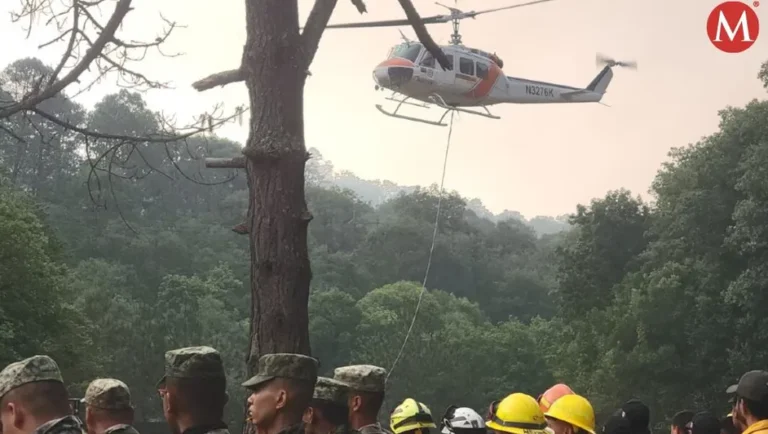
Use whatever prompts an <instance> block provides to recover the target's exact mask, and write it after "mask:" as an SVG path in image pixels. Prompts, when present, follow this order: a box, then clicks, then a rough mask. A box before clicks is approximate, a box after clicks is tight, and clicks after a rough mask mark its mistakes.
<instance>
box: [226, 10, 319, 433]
mask: <svg viewBox="0 0 768 434" xmlns="http://www.w3.org/2000/svg"><path fill="white" fill-rule="evenodd" d="M245 10H246V30H247V38H246V44H245V47H244V51H243V61H242V66H241V68H242V70H243V75H244V78H245V83H246V86H247V88H248V93H249V97H250V116H251V117H250V134H249V136H248V140H247V142H246V146H245V149H244V150H243V154H244V155H245V156H246V171H247V176H248V187H249V191H250V198H249V205H248V221H249V223H250V233H249V241H250V250H251V295H252V302H251V303H252V304H251V339H250V345H249V351H248V373H249V375H252V374H253V371H254V369H255V368H256V364H257V361H258V359H259V357H260V356H261V355H262V354H266V353H274V352H291V353H300V354H306V355H310V353H311V349H310V343H309V330H308V323H309V320H308V312H307V311H308V309H307V304H308V300H309V283H310V280H311V277H312V276H311V271H310V264H309V254H308V252H307V227H308V224H309V221H310V220H311V218H312V217H311V214H310V213H309V211H308V210H307V204H306V200H305V198H304V165H305V163H306V161H307V158H308V154H307V152H306V148H305V145H304V83H305V80H306V71H307V65H306V60H305V57H306V56H305V53H304V48H303V44H302V42H301V37H300V35H299V18H298V6H297V2H296V1H295V0H294V1H286V0H246V9H245ZM248 430H249V428H248V427H246V432H247V431H248Z"/></svg>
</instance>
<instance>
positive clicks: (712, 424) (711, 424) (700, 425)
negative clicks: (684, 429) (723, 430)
mask: <svg viewBox="0 0 768 434" xmlns="http://www.w3.org/2000/svg"><path fill="white" fill-rule="evenodd" d="M691 424H692V427H693V428H692V429H691V434H720V419H718V418H717V416H715V415H714V414H712V413H710V412H707V411H702V412H700V413H696V415H695V416H693V420H692V421H691Z"/></svg>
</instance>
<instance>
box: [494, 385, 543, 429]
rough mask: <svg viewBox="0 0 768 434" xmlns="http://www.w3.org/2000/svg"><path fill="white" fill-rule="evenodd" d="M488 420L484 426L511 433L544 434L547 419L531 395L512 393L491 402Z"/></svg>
mask: <svg viewBox="0 0 768 434" xmlns="http://www.w3.org/2000/svg"><path fill="white" fill-rule="evenodd" d="M489 419H490V420H488V422H486V423H485V426H486V427H488V428H490V429H492V430H494V431H503V432H508V433H513V434H545V432H544V430H545V429H546V428H547V421H546V420H545V419H544V413H542V411H541V409H540V408H539V404H538V403H537V402H536V400H535V399H533V397H532V396H530V395H526V394H524V393H513V394H511V395H508V396H507V397H506V398H504V399H502V400H501V402H494V403H493V404H491V414H490V417H489Z"/></svg>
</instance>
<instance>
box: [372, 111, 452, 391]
mask: <svg viewBox="0 0 768 434" xmlns="http://www.w3.org/2000/svg"><path fill="white" fill-rule="evenodd" d="M454 113H455V111H454V110H452V111H451V119H450V121H449V122H448V140H447V141H446V144H445V155H444V156H443V173H442V175H441V176H440V193H439V194H438V196H437V206H436V211H435V223H434V226H433V229H432V245H431V246H430V247H429V256H428V257H427V267H426V270H425V272H424V280H423V281H422V284H421V292H419V300H418V301H417V302H416V310H414V312H413V318H412V319H411V325H410V326H409V327H408V332H406V334H405V338H404V339H403V345H402V346H401V347H400V351H398V353H397V357H395V360H394V362H392V366H391V367H390V368H389V371H387V377H386V380H385V382H386V381H388V380H389V377H390V375H392V371H394V370H395V366H397V362H399V361H400V358H401V357H402V356H403V351H405V346H406V344H408V338H409V337H410V336H411V332H412V331H413V326H414V325H415V324H416V317H417V316H418V315H419V308H420V307H421V300H422V299H423V298H424V293H425V292H426V291H427V279H428V278H429V269H430V268H431V266H432V255H433V253H434V251H435V241H436V240H437V230H438V228H439V227H440V210H441V205H442V202H443V195H444V192H445V187H444V186H445V173H446V169H447V167H448V153H449V151H450V150H451V136H452V135H453V115H454Z"/></svg>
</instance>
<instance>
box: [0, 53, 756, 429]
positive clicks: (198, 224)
mask: <svg viewBox="0 0 768 434" xmlns="http://www.w3.org/2000/svg"><path fill="white" fill-rule="evenodd" d="M46 68H47V67H46V66H44V65H42V64H41V63H40V62H39V61H36V60H34V59H25V60H21V61H19V62H17V63H15V64H14V65H12V66H10V67H9V68H8V69H7V70H6V71H5V72H4V74H3V76H2V79H0V83H2V89H3V91H5V92H17V91H19V92H21V90H22V89H24V88H25V86H30V85H32V84H33V83H34V82H36V80H37V77H38V76H39V74H40V73H41V72H44V71H45V70H46ZM44 104H45V109H46V110H47V111H49V112H53V113H55V114H57V115H58V116H59V117H60V118H63V119H70V120H71V121H72V122H73V123H75V122H82V123H84V124H87V125H88V126H89V127H90V128H92V129H94V130H96V131H100V132H103V133H105V134H121V133H128V132H132V131H144V132H147V131H149V132H151V131H157V130H159V129H160V128H161V125H158V122H157V117H156V116H155V115H154V114H153V112H152V111H151V110H150V108H148V107H147V106H146V104H145V103H144V101H143V99H142V97H141V96H140V95H139V94H134V93H131V92H128V91H125V90H123V91H121V92H119V93H116V94H113V95H109V96H107V97H105V98H104V99H103V100H102V101H101V102H99V103H98V104H97V105H96V106H95V108H94V109H93V110H92V111H88V110H85V109H84V108H83V107H80V106H79V105H78V104H76V103H74V102H72V101H71V100H69V99H68V98H66V97H65V96H60V97H57V98H56V99H53V100H49V101H47V102H45V103H44ZM721 117H722V122H721V125H720V131H718V132H717V133H715V134H713V135H711V136H709V137H706V138H704V139H702V140H701V141H700V142H699V143H697V144H695V145H692V146H688V147H684V148H679V149H676V150H675V151H673V152H672V153H671V159H670V162H669V163H668V164H665V165H664V166H663V167H662V168H661V169H660V171H659V173H658V175H657V177H656V179H655V180H654V182H653V185H652V189H653V193H654V203H653V205H651V204H648V203H643V202H642V201H641V200H639V199H637V198H636V197H635V196H634V195H633V194H631V193H630V192H627V191H624V190H616V191H613V192H610V193H608V194H607V195H606V196H605V197H602V198H599V199H595V200H593V201H592V202H591V203H590V204H587V205H581V206H579V207H578V208H577V209H576V210H575V212H574V214H573V216H572V217H571V218H570V222H569V223H570V225H571V229H570V230H569V231H568V232H562V233H558V234H553V235H543V236H540V237H538V236H537V235H536V233H535V232H534V230H533V229H532V228H531V227H529V226H528V225H526V224H524V223H523V222H521V221H519V220H517V219H515V218H511V219H508V220H501V221H492V220H489V219H488V218H486V217H487V216H483V215H478V213H476V212H475V211H473V210H471V209H470V207H469V206H468V203H467V201H466V200H465V199H463V198H461V197H460V196H459V195H457V194H455V193H454V194H451V195H450V196H449V197H448V198H446V199H445V200H444V202H443V217H442V221H441V225H440V229H439V235H438V237H437V245H436V250H435V256H434V262H433V264H432V268H431V274H430V279H429V281H430V284H429V291H428V292H427V293H426V295H425V297H424V300H423V304H422V306H421V311H420V314H419V316H418V319H417V321H416V325H415V328H414V331H413V334H412V335H411V339H410V340H409V343H408V346H407V348H406V350H405V353H404V356H403V358H402V359H401V361H400V362H399V364H398V366H397V369H396V370H395V372H394V373H393V375H392V377H391V379H390V381H391V390H390V393H389V398H388V400H387V404H386V405H387V408H391V407H393V406H394V405H395V403H396V402H398V401H399V400H401V399H402V398H403V397H404V396H405V395H409V396H414V397H417V398H418V399H419V400H421V401H424V402H426V403H427V404H429V405H430V406H431V407H432V408H433V411H434V412H435V413H441V412H442V410H443V409H444V408H445V407H447V406H448V405H449V404H459V405H468V406H473V407H475V408H477V409H478V410H479V411H481V413H483V414H484V410H483V409H485V408H487V405H488V403H489V402H490V401H492V400H494V399H498V398H501V397H503V396H505V395H507V394H508V393H510V392H512V391H523V392H527V393H530V394H533V395H537V394H538V393H540V392H541V391H543V390H544V389H545V388H547V387H548V386H550V385H551V384H552V383H553V382H554V381H566V382H567V383H568V384H570V385H571V386H572V387H573V388H574V389H575V390H576V391H578V392H580V393H582V394H584V395H586V396H587V397H589V398H590V400H591V401H592V402H593V404H594V405H595V407H596V409H597V410H598V411H599V413H600V415H605V414H606V412H608V411H611V410H612V409H613V408H615V407H616V406H617V405H619V404H620V403H621V402H623V401H624V400H626V399H628V398H630V397H633V396H635V397H639V398H641V399H643V400H644V401H645V402H647V403H648V404H649V405H650V406H651V409H652V411H653V421H654V422H655V423H656V424H658V426H659V427H660V426H661V425H662V424H664V423H665V420H666V418H667V417H669V416H670V415H671V414H673V413H675V412H676V411H678V410H680V409H681V408H683V407H686V408H702V409H703V408H711V409H713V410H716V411H718V412H724V411H725V410H726V409H727V407H728V403H727V402H726V399H725V397H724V396H723V393H722V392H723V390H724V388H725V386H726V385H727V384H730V383H731V382H733V380H734V378H736V377H737V376H738V375H739V374H741V373H742V372H744V371H746V370H748V369H753V368H757V367H763V366H765V365H766V364H767V363H768V354H767V353H768V350H766V348H768V342H767V341H768V336H766V335H765V333H763V330H764V329H765V326H766V325H768V324H765V322H766V320H765V319H764V306H765V305H766V302H768V299H767V298H768V292H766V291H765V287H766V283H768V265H767V264H768V176H766V172H765V167H768V146H766V143H768V124H767V123H766V122H765V120H766V119H768V102H766V101H754V102H752V103H750V104H749V105H748V106H746V107H743V108H729V109H727V110H724V111H723V112H722V114H721ZM0 126H2V129H1V130H0V170H2V177H1V178H2V183H0V318H2V321H0V365H5V364H7V363H9V362H11V361H14V360H17V359H18V358H21V357H25V356H30V355H32V354H37V353H47V354H50V355H51V356H53V357H54V358H55V359H56V360H57V361H58V362H59V363H60V365H61V367H62V369H63V370H64V374H65V377H66V379H67V380H68V381H69V382H71V391H72V393H74V394H81V393H82V392H83V386H84V385H85V384H86V383H87V381H89V380H91V379H92V378H94V377H96V376H114V377H117V378H120V379H122V380H124V381H125V382H127V383H128V384H129V385H130V387H131V389H132V392H133V394H134V397H135V400H136V403H137V406H138V407H137V409H138V417H139V419H140V420H151V419H153V418H157V417H159V416H160V411H161V408H160V404H159V401H158V396H157V393H156V392H155V390H154V387H155V384H156V381H157V379H158V378H159V377H160V375H161V371H162V363H163V352H164V351H166V350H167V349H170V348H176V347H180V346H187V345H199V344H207V345H211V346H214V347H216V348H217V349H219V350H220V351H221V352H222V354H223V356H224V358H225V361H226V363H227V367H228V371H229V375H230V381H229V384H230V386H229V389H230V390H229V393H230V404H229V421H230V423H232V424H233V430H234V431H237V429H238V428H237V426H238V425H239V424H240V422H241V421H242V409H241V408H240V403H241V402H242V401H241V398H243V391H242V390H241V388H240V387H239V384H240V382H241V381H242V380H243V372H244V370H245V366H244V364H245V352H246V347H247V336H248V332H247V330H248V318H249V307H250V304H249V297H250V294H249V292H248V288H247V282H246V280H247V279H248V263H247V260H248V246H247V240H246V237H242V236H239V235H237V234H235V233H233V232H232V231H231V227H232V226H234V225H235V224H237V223H240V221H241V220H242V218H243V215H244V213H245V211H246V208H247V200H246V190H245V182H244V177H243V176H242V175H240V176H238V175H237V174H236V173H234V172H233V173H230V174H227V173H222V171H221V170H205V169H203V168H202V167H203V165H202V161H201V157H202V156H233V155H237V154H238V152H239V145H238V144H236V143H232V142H229V141H226V140H222V139H219V138H216V137H214V136H211V137H205V138H196V139H194V140H192V139H190V140H189V141H188V143H185V144H184V145H183V146H175V147H170V146H169V147H166V146H164V145H157V144H144V145H141V146H137V147H133V148H121V149H120V150H118V151H112V150H110V149H108V148H106V147H105V145H104V144H103V143H99V141H98V140H96V141H88V142H83V141H82V139H80V138H79V137H78V136H77V135H76V134H73V133H67V132H64V131H62V130H61V129H60V128H57V127H56V126H54V125H52V124H50V123H48V122H47V121H45V120H44V119H41V118H39V117H35V116H31V115H30V116H18V117H16V118H12V119H11V122H9V123H4V124H0ZM102 154H104V155H106V157H105V159H104V160H102V161H101V162H100V164H99V165H98V166H92V165H91V164H89V162H88V161H87V160H86V159H85V156H86V155H91V156H92V157H93V158H96V156H98V155H102ZM109 166H111V169H112V170H111V172H110V173H111V174H108V173H106V172H105V171H104V170H105V167H109ZM229 176H233V177H234V178H233V179H231V180H229V179H228V177H229ZM323 179H326V180H327V174H323V173H322V172H321V171H318V169H317V166H313V167H310V173H308V180H309V185H308V189H307V197H308V201H309V204H310V208H311V211H312V213H313V214H314V220H312V222H311V224H310V226H309V228H310V238H309V244H310V250H311V261H312V269H313V275H314V277H313V281H312V292H311V297H310V332H311V339H312V348H313V353H314V355H315V356H316V357H318V358H319V359H320V361H321V370H322V372H323V373H329V372H331V370H332V369H333V368H334V367H335V366H338V365H341V364H346V363H350V362H364V363H373V364H378V365H381V366H384V367H387V368H389V366H390V365H391V364H392V362H393V360H394V358H395V357H396V355H397V352H398V350H399V348H400V344H401V342H402V340H403V338H404V336H405V333H406V331H407V329H408V326H409V323H410V320H411V318H412V316H413V312H414V309H415V306H416V300H417V298H418V296H419V291H420V282H421V280H422V279H423V277H424V276H423V273H424V267H425V265H426V259H427V255H428V249H429V241H430V239H431V234H432V222H433V219H434V211H435V204H436V201H437V197H436V191H435V190H434V189H423V188H414V189H413V191H412V192H410V193H407V194H406V193H402V194H397V195H393V196H392V197H391V198H389V199H387V200H386V201H384V202H383V203H381V204H380V205H379V206H377V207H375V208H374V207H372V206H371V205H370V204H368V203H367V202H368V201H366V200H363V199H361V198H360V197H358V196H357V195H355V194H354V193H353V192H351V191H349V190H342V189H340V188H338V187H334V186H329V185H328V183H327V182H322V180H323ZM224 181H226V182H224Z"/></svg>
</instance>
